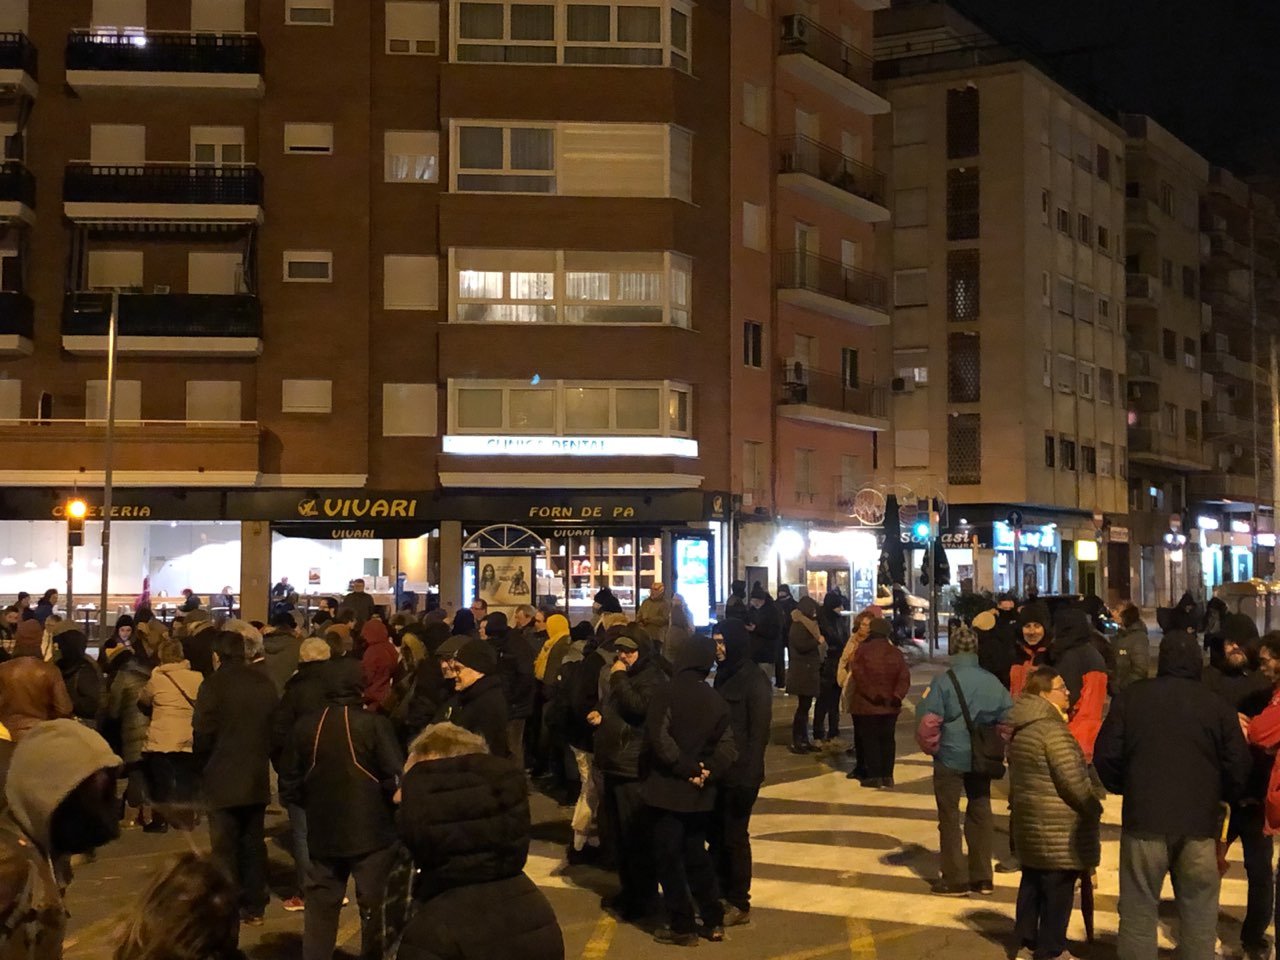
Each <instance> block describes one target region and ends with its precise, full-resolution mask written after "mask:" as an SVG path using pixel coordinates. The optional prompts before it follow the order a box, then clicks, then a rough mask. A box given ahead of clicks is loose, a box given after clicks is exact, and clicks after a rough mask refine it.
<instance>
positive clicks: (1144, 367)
mask: <svg viewBox="0 0 1280 960" xmlns="http://www.w3.org/2000/svg"><path fill="white" fill-rule="evenodd" d="M1128 361H1129V365H1128V369H1127V370H1126V371H1125V373H1126V375H1127V376H1128V378H1129V380H1130V381H1133V380H1159V379H1160V378H1161V375H1162V374H1163V373H1164V371H1165V367H1166V366H1167V364H1166V363H1165V362H1164V360H1163V358H1161V357H1160V356H1158V355H1157V354H1155V353H1153V352H1152V351H1150V350H1130V351H1129V358H1128Z"/></svg>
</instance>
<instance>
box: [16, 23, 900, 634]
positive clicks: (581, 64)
mask: <svg viewBox="0 0 1280 960" xmlns="http://www.w3.org/2000/svg"><path fill="white" fill-rule="evenodd" d="M876 5H877V3H876V2H875V0H859V3H857V4H855V3H852V2H849V0H816V2H815V0H811V2H807V3H799V4H798V5H797V6H796V7H795V9H790V8H788V9H782V7H781V5H774V4H769V3H766V2H764V0H758V2H735V3H733V4H729V5H723V6H722V5H716V4H697V5H695V4H690V3H687V2H685V0H629V2H628V3H625V4H623V3H617V2H612V0H580V2H569V0H547V2H544V3H524V2H519V3H517V2H512V0H497V2H488V3H475V2H469V0H441V2H425V0H375V2H353V0H182V2H168V0H164V2H161V0H65V2H59V3H56V4H48V3H28V2H26V0H0V88H2V89H3V91H4V92H5V93H6V96H5V97H4V98H0V104H3V106H0V109H3V110H6V111H7V115H6V117H4V118H0V122H5V123H6V124H7V125H6V127H5V133H6V140H5V145H6V157H7V162H6V165H5V167H4V176H3V177H0V191H3V196H0V201H2V202H3V203H4V206H5V210H6V223H7V225H8V228H9V229H8V230H7V231H6V241H7V242H6V244H5V245H4V259H3V270H2V271H0V279H2V280H3V288H4V292H3V293H0V319H2V320H3V324H4V329H3V330H2V331H0V350H2V351H3V354H4V356H3V358H2V359H0V420H2V421H4V422H5V424H7V425H0V430H3V431H4V433H5V439H6V443H7V445H8V449H9V451H10V456H9V458H8V460H7V465H6V467H7V468H6V469H5V470H4V471H2V472H0V473H2V482H3V484H4V486H5V488H6V489H5V490H4V491H3V494H2V496H0V518H3V519H4V520H6V521H10V522H6V523H0V552H3V554H4V556H3V558H0V590H3V591H6V592H12V591H13V590H16V589H19V588H22V589H29V588H30V585H31V582H32V580H33V578H34V579H36V580H40V579H45V580H49V581H50V582H51V583H61V580H60V579H59V578H60V577H61V576H62V575H64V574H65V573H66V572H67V571H66V568H65V567H64V566H62V563H61V558H62V556H63V555H62V545H63V544H62V541H61V536H62V534H61V525H60V524H58V523H56V522H55V521H56V518H58V517H60V516H61V510H62V504H63V502H64V501H65V499H66V497H67V496H69V495H70V494H71V493H73V492H77V493H80V494H83V495H85V496H86V498H87V499H89V500H90V502H91V507H92V509H93V510H95V511H97V513H96V514H95V516H98V515H100V514H101V503H100V497H101V490H100V488H101V485H102V480H103V470H104V455H105V450H104V437H105V430H104V426H103V421H104V420H105V419H106V417H107V409H106V407H107V405H106V393H107V391H106V383H105V381H106V366H107V364H106V358H107V354H108V347H109V343H108V340H109V337H108V332H109V329H110V319H111V316H112V313H113V310H114V311H115V316H116V317H117V319H118V324H117V330H118V336H117V340H116V346H117V354H118V363H117V381H116V390H115V397H114V408H115V409H114V415H115V420H116V427H115V443H114V453H113V467H114V481H115V486H116V488H117V489H116V491H115V495H114V498H113V510H112V516H114V517H116V518H117V519H120V520H121V521H122V522H121V524H120V526H119V529H118V530H117V531H116V532H115V533H114V534H113V540H114V543H115V547H114V553H113V557H112V562H111V588H112V592H113V593H119V594H121V595H126V594H129V595H131V594H135V593H137V592H138V590H139V587H140V584H141V582H142V580H143V578H147V577H149V578H150V579H151V581H152V583H151V586H152V590H153V593H156V592H164V591H165V590H169V591H172V592H176V584H178V583H180V582H185V585H188V586H193V587H194V588H195V589H197V591H198V592H210V593H211V592H213V591H214V590H216V589H221V587H222V585H223V584H224V583H230V584H232V585H235V584H237V583H238V584H239V588H240V592H242V593H243V595H244V599H243V603H244V607H245V610H246V611H248V612H253V613H260V612H262V611H263V610H264V609H265V602H266V590H267V587H268V585H269V584H270V583H271V582H273V581H275V580H276V579H278V578H279V577H280V576H286V575H287V576H291V579H292V582H293V583H294V584H295V586H298V587H299V588H300V589H304V590H310V591H312V592H322V591H323V592H341V591H342V590H344V589H345V586H346V581H347V580H349V579H351V578H352V577H353V576H357V575H360V574H365V575H367V576H368V577H370V578H372V579H375V580H379V585H380V586H381V585H383V584H382V583H381V579H385V580H387V581H391V580H395V579H396V575H397V574H403V575H404V579H405V580H406V581H407V582H408V583H409V584H410V585H411V586H412V587H414V588H418V589H424V588H426V587H427V586H428V585H430V586H431V587H433V588H434V587H438V588H439V589H440V590H441V594H442V597H443V598H444V599H445V600H446V602H450V603H456V602H461V601H462V600H463V599H465V598H469V597H470V596H471V595H472V594H473V593H476V592H479V593H481V594H482V595H485V596H486V597H487V599H489V600H490V601H491V602H492V603H495V604H496V605H498V606H505V605H511V604H513V603H516V602H522V601H524V600H527V599H531V598H533V597H534V596H538V597H547V598H554V599H555V600H556V601H557V602H560V603H564V604H566V605H569V606H570V607H571V608H577V609H578V610H581V609H586V608H589V606H590V603H591V598H592V596H593V595H594V593H595V592H596V590H598V589H599V588H600V587H602V586H609V587H611V588H612V589H613V590H614V591H615V593H617V594H618V595H619V596H620V598H622V601H623V603H624V605H631V604H636V603H638V602H639V600H640V599H641V597H642V595H643V593H644V592H645V591H646V590H647V588H648V586H649V585H650V584H652V583H653V582H655V581H657V580H664V581H666V582H667V583H668V584H670V585H672V586H674V587H675V588H676V589H679V590H681V591H683V592H684V593H685V595H686V597H687V598H688V599H689V600H690V606H691V609H692V610H693V612H694V614H695V617H696V619H698V620H699V621H700V622H704V621H705V620H707V619H708V618H709V617H710V616H711V610H712V608H713V607H714V605H715V604H716V602H717V601H718V600H721V599H723V595H724V591H725V586H726V584H727V582H728V580H729V579H730V578H731V577H732V576H734V575H742V574H751V573H757V576H756V578H759V576H758V571H759V569H764V571H765V573H764V579H766V580H768V581H769V583H770V586H775V585H776V583H777V580H778V577H779V576H786V577H788V578H789V579H791V580H792V582H796V579H797V578H798V577H799V576H800V574H801V572H802V571H803V569H804V567H803V563H804V560H805V555H806V551H807V541H804V540H803V539H802V547H801V550H800V551H799V552H798V554H796V558H797V560H798V561H799V564H800V565H799V566H792V567H785V566H782V565H779V563H778V562H777V561H778V559H779V551H778V550H777V548H776V547H775V545H774V543H773V541H774V540H775V539H777V538H776V536H775V532H776V531H777V530H779V529H780V527H779V524H780V523H782V522H785V523H787V524H790V526H788V527H787V530H788V533H790V534H795V533H796V532H799V533H800V535H801V536H802V538H803V537H804V535H805V534H806V533H807V531H808V528H809V527H811V526H817V527H819V528H826V529H829V530H831V531H832V532H835V533H840V532H841V531H842V530H844V528H845V526H847V524H848V523H849V521H848V514H849V512H850V511H849V503H850V502H851V499H852V498H851V497H850V495H849V494H850V492H851V491H854V490H856V489H860V488H861V487H862V486H865V485H867V484H869V483H870V482H871V480H872V478H873V477H874V476H875V472H876V469H877V463H878V460H877V458H878V444H877V437H878V436H879V435H880V433H882V432H883V431H884V430H885V429H886V428H887V421H886V419H885V416H886V413H887V409H886V406H885V403H886V401H885V399H884V398H885V387H886V384H885V383H884V378H883V377H880V376H877V371H879V370H881V369H882V368H883V367H884V357H883V356H878V355H877V349H878V348H879V347H880V341H881V339H882V338H887V329H888V327H887V323H888V312H887V297H886V292H885V291H886V286H885V281H884V280H883V278H882V277H881V276H880V275H879V274H878V273H877V259H876V252H875V243H874V238H875V230H876V225H877V224H883V223H884V222H885V221H886V220H887V219H888V211H887V209H886V204H885V197H884V192H883V184H882V182H881V180H880V179H879V177H878V175H877V174H876V173H875V171H874V169H872V166H871V162H870V161H871V157H872V149H873V144H872V127H871V119H870V118H871V117H872V116H874V115H879V114H883V113H884V112H885V111H887V109H888V102H887V101H886V100H884V99H883V98H881V97H880V96H879V95H878V94H877V93H876V92H875V84H874V81H873V79H872V77H871V63H870V60H869V58H867V57H866V56H865V55H864V54H862V53H859V52H858V51H859V49H860V48H864V47H865V46H867V45H868V44H869V43H870V37H871V32H870V13H869V12H868V10H867V9H865V7H874V6H876ZM59 184H61V194H62V196H61V198H59V197H58V193H59ZM6 188H7V189H6ZM37 196H38V197H39V200H40V202H39V204H37V203H36V202H35V198H36V197H37ZM886 342H887V339H886ZM126 520H127V521H128V522H124V521H126ZM746 521H749V523H748V522H746ZM842 525H843V526H842ZM740 531H745V532H744V533H743V534H742V535H743V537H744V538H745V540H746V546H745V547H743V548H742V549H740V548H739V543H738V541H739V533H740ZM758 531H764V532H763V533H761V532H758ZM784 539H786V538H784ZM828 539H829V540H830V538H828ZM94 541H95V533H94V530H93V529H92V524H91V530H90V535H89V538H88V543H89V544H90V546H86V547H85V548H83V549H81V550H79V551H77V556H76V559H75V561H74V563H73V568H74V571H75V573H76V579H77V580H79V581H80V582H82V583H83V582H85V581H86V580H89V581H94V582H96V579H97V576H98V573H97V570H95V566H94V564H95V561H96V562H97V563H98V564H100V563H101V557H100V555H99V554H98V553H97V552H96V547H95V546H93V545H92V544H93V543H94ZM836 541H837V542H834V543H829V544H828V546H827V547H826V549H829V550H831V551H832V553H833V555H832V556H831V557H829V558H828V559H829V560H830V561H831V564H830V565H831V571H830V572H831V574H832V575H833V576H834V577H835V578H836V580H837V581H839V579H840V578H841V577H843V581H844V582H845V583H847V582H849V581H851V580H852V579H853V573H852V571H853V569H854V564H853V561H852V559H851V557H850V554H852V553H853V552H854V551H853V550H852V549H851V548H849V547H848V546H847V541H846V540H841V539H840V538H839V537H836ZM863 549H864V550H865V549H866V545H865V543H864V544H863ZM786 554H787V557H788V558H790V557H792V556H793V552H792V551H790V550H788V551H786ZM24 558H25V563H24V562H23V561H24ZM8 560H13V561H14V563H13V564H12V565H10V564H8V563H7V562H6V561H8ZM748 567H754V568H756V569H755V571H752V570H749V569H748ZM842 571H843V572H842ZM380 578H381V579H380ZM10 580H12V582H10ZM192 581H196V582H192ZM206 581H207V582H206ZM19 583H21V584H22V586H21V587H19ZM823 586H824V588H825V584H824V585H823ZM233 588H234V586H233ZM86 616H90V614H89V613H86Z"/></svg>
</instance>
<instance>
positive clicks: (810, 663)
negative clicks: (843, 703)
mask: <svg viewBox="0 0 1280 960" xmlns="http://www.w3.org/2000/svg"><path fill="white" fill-rule="evenodd" d="M726 616H728V614H727V613H726ZM817 618H818V604H817V603H816V602H814V599H813V597H803V598H802V599H801V600H800V603H799V604H798V605H797V606H796V608H795V609H794V610H792V611H791V627H790V632H789V633H788V634H787V653H788V655H789V660H788V664H787V693H789V694H791V695H792V696H794V697H816V696H817V695H818V687H819V671H820V670H821V667H822V661H823V658H824V657H825V656H826V649H827V645H826V641H824V640H823V639H822V631H821V630H819V629H818V619H817Z"/></svg>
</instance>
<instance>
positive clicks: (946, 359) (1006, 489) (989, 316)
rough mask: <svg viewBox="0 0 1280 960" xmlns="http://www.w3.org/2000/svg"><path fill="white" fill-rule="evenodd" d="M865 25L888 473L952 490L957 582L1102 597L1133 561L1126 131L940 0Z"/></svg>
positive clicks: (944, 493) (941, 491)
mask: <svg viewBox="0 0 1280 960" xmlns="http://www.w3.org/2000/svg"><path fill="white" fill-rule="evenodd" d="M875 32H876V40H875V48H874V52H875V58H876V62H877V63H876V65H877V72H878V75H879V76H881V77H882V78H883V79H884V82H885V84H886V87H885V96H886V97H887V98H888V99H889V101H890V103H891V105H892V114H891V123H890V124H888V125H887V126H886V128H885V130H884V132H883V135H882V136H881V137H880V138H879V151H878V154H879V156H880V157H882V158H883V159H882V166H883V167H884V168H885V170H886V171H887V176H888V190H889V195H890V198H891V200H890V207H891V209H893V211H894V223H893V227H894V229H893V241H892V246H893V251H892V297H893V323H892V325H891V331H892V339H893V372H894V380H893V383H892V403H891V408H890V409H891V421H892V424H893V431H892V449H891V452H890V455H891V456H892V458H893V466H894V471H895V478H896V480H897V482H898V484H899V485H900V486H901V487H902V488H903V489H906V490H911V491H914V492H916V493H917V495H921V496H932V497H937V498H940V499H941V500H942V501H943V502H944V503H945V505H946V509H945V511H944V514H943V517H942V520H943V526H942V528H941V533H942V539H943V545H944V546H945V547H946V548H947V555H948V560H949V562H950V566H951V573H952V579H953V581H954V582H956V583H958V584H960V585H961V586H962V588H964V587H972V588H974V589H994V590H1015V591H1017V592H1018V593H1020V594H1025V593H1026V592H1027V591H1029V590H1031V589H1036V590H1039V591H1040V592H1041V593H1049V592H1053V593H1057V592H1067V593H1070V592H1086V593H1094V592H1097V593H1101V592H1102V591H1103V590H1104V589H1105V581H1106V579H1107V577H1108V575H1109V576H1110V577H1112V578H1114V577H1115V576H1116V574H1117V571H1126V570H1127V569H1128V555H1127V547H1126V546H1125V545H1123V544H1119V543H1114V542H1112V541H1114V540H1117V539H1119V537H1116V536H1115V535H1114V534H1115V532H1116V531H1115V528H1116V527H1120V528H1121V529H1122V530H1123V528H1124V524H1125V520H1124V517H1125V514H1126V512H1127V504H1126V488H1127V479H1126V469H1127V462H1128V456H1127V447H1128V438H1127V427H1126V409H1125V394H1124V377H1125V364H1126V357H1125V342H1124V315H1123V307H1124V301H1125V247H1124V243H1125V229H1124V228H1125V219H1124V216H1125V204H1124V191H1125V182H1126V181H1125V169H1124V156H1125V134H1124V131H1123V129H1122V128H1121V127H1120V126H1119V125H1118V124H1117V123H1116V122H1115V121H1113V120H1112V119H1110V118H1108V117H1107V116H1105V115H1103V114H1102V113H1101V112H1099V111H1098V110H1097V109H1095V108H1093V107H1092V106H1090V104H1088V103H1086V102H1084V101H1083V100H1081V99H1080V98H1079V97H1077V96H1075V95H1074V94H1073V93H1071V92H1070V91H1069V90H1067V89H1066V88H1064V87H1063V86H1062V85H1060V84H1059V83H1058V82H1056V81H1055V80H1054V79H1053V78H1052V77H1051V76H1050V75H1048V74H1047V73H1046V72H1045V71H1044V70H1042V69H1041V68H1039V67H1038V66H1037V65H1035V64H1034V63H1032V62H1031V61H1029V60H1028V59H1026V58H1025V57H1024V56H1022V55H1021V54H1020V53H1019V51H1017V50H1015V49H1012V48H1010V47H1007V46H1004V45H1002V44H1000V43H999V42H998V41H997V40H996V39H994V38H992V37H990V36H987V35H985V34H983V32H982V31H981V30H980V29H979V28H978V27H977V26H976V25H974V24H973V23H971V22H969V21H967V20H966V19H965V18H963V17H962V16H960V15H959V14H958V13H957V12H956V11H954V10H952V9H950V8H949V7H947V6H945V5H943V4H927V5H920V4H915V5H904V6H901V7H897V6H895V7H894V8H893V9H890V10H885V11H881V12H880V13H878V14H877V15H876V22H875ZM1108 527H1110V528H1111V530H1112V532H1113V535H1112V537H1111V540H1108V539H1107V535H1106V532H1105V531H1106V530H1107V528H1108ZM919 559H920V555H919V553H918V552H917V553H916V554H915V557H914V560H913V563H912V567H913V568H918V566H919V562H918V561H919Z"/></svg>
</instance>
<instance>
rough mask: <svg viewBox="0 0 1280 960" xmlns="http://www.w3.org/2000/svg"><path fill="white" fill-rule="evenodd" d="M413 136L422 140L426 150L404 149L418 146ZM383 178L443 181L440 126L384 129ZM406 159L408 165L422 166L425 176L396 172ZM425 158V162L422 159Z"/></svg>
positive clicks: (425, 181)
mask: <svg viewBox="0 0 1280 960" xmlns="http://www.w3.org/2000/svg"><path fill="white" fill-rule="evenodd" d="M413 140H421V141H422V142H421V144H420V145H419V146H420V147H425V148H426V151H427V152H426V153H421V152H407V151H405V152H402V150H403V148H406V147H412V146H415V144H413V143H412V141H413ZM382 152H383V162H382V178H383V181H384V182H386V183H438V182H439V181H440V131H439V130H384V131H383V132H382ZM401 158H404V160H405V161H407V164H406V165H407V167H408V168H409V169H410V170H411V171H412V170H413V169H422V168H424V167H425V170H426V174H427V175H426V176H423V177H415V176H404V177H400V176H396V175H395V173H396V170H395V167H396V166H397V165H399V164H400V163H401ZM424 160H425V161H426V162H425V164H424V163H423V162H422V161H424Z"/></svg>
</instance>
